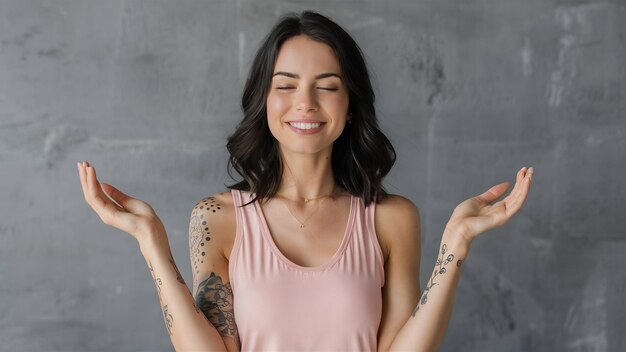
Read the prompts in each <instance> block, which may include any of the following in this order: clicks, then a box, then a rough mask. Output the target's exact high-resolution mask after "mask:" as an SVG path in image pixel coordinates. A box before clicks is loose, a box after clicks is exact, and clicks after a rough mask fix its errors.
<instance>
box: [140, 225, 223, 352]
mask: <svg viewBox="0 0 626 352" xmlns="http://www.w3.org/2000/svg"><path fill="white" fill-rule="evenodd" d="M140 248H141V253H142V254H143V256H144V258H145V260H146V263H147V264H148V269H149V270H150V274H151V275H152V280H153V281H154V285H155V286H156V290H157V295H158V297H159V303H160V306H161V311H162V313H163V320H164V323H165V328H166V329H167V332H168V333H169V335H170V339H171V341H172V344H173V345H174V348H175V349H176V350H177V351H227V349H226V346H225V345H224V341H223V340H222V337H221V336H220V334H219V332H218V331H217V329H216V328H215V327H214V326H213V325H212V324H211V323H210V322H209V321H208V320H207V318H206V317H205V316H204V314H203V313H202V312H201V311H200V309H198V308H197V307H196V304H195V302H194V299H193V297H192V295H191V292H190V291H189V288H188V287H187V284H185V281H184V280H183V278H182V276H181V274H180V272H179V270H178V268H177V266H176V263H175V262H174V259H173V257H172V254H171V251H170V246H169V244H168V241H167V235H166V234H165V232H162V233H154V234H153V235H152V236H150V237H148V239H146V240H145V241H144V242H143V243H141V244H140Z"/></svg>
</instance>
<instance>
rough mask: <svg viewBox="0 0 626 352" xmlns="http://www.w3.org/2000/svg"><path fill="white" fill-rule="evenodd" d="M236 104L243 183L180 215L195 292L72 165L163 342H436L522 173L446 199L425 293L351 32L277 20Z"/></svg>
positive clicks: (232, 162)
mask: <svg viewBox="0 0 626 352" xmlns="http://www.w3.org/2000/svg"><path fill="white" fill-rule="evenodd" d="M242 108H243V115H244V116H243V120H242V121H241V122H240V123H239V125H238V126H237V128H236V130H235V131H234V133H233V134H232V135H231V136H229V137H228V142H227V148H228V151H229V153H230V159H229V173H230V172H231V171H232V169H234V170H235V171H236V172H237V173H238V175H239V176H241V178H242V180H241V181H239V182H237V183H235V184H233V185H230V186H228V188H229V189H230V191H227V192H222V193H218V194H214V195H211V196H208V197H204V198H202V199H201V200H200V201H198V202H197V204H196V205H195V207H194V208H193V209H192V211H191V218H190V223H189V250H190V260H191V264H192V268H193V290H192V292H193V294H192V293H191V292H190V291H189V289H188V288H187V286H186V285H185V282H184V281H183V279H182V277H181V275H180V273H179V271H178V268H177V266H176V264H175V262H174V259H173V257H172V254H171V251H170V247H169V243H168V237H167V234H166V232H165V227H164V226H163V224H162V223H161V221H160V219H159V217H158V216H157V215H156V213H155V212H154V210H153V209H152V207H150V206H149V205H148V204H147V203H145V202H143V201H141V200H138V199H135V198H132V197H130V196H128V195H126V194H124V193H122V192H121V191H119V190H117V189H116V188H115V187H113V186H111V185H109V184H105V183H100V182H99V181H98V179H97V177H96V172H95V169H94V168H93V167H91V166H90V165H89V164H88V163H82V164H81V163H79V164H78V171H79V175H80V181H81V185H82V187H83V192H84V195H85V200H86V201H87V203H89V205H90V206H91V207H92V208H93V209H94V210H95V211H96V212H97V213H98V215H99V216H100V217H101V219H102V220H103V222H104V223H105V224H109V225H111V226H115V227H117V228H119V229H121V230H123V231H125V232H128V233H129V234H131V235H132V236H133V237H135V238H136V239H137V241H138V242H139V245H140V248H141V252H142V254H143V256H144V258H145V259H146V262H147V264H148V268H149V270H150V273H151V275H152V277H153V280H154V284H155V286H156V288H157V295H158V297H159V301H160V303H161V308H162V311H163V318H164V322H165V326H166V329H167V331H168V333H169V334H170V337H171V340H172V343H173V345H174V347H175V348H176V350H202V351H209V350H210V351H224V350H228V351H238V350H242V351H266V350H271V351H376V350H378V351H387V350H402V351H432V350H437V349H438V348H439V345H440V344H441V342H442V340H443V336H444V333H445V330H446V328H447V325H448V321H449V319H450V314H451V312H452V306H453V303H454V294H455V291H456V287H457V283H458V279H459V275H460V272H461V269H462V266H463V264H464V263H465V259H466V257H467V255H468V253H469V249H470V245H471V243H472V241H473V239H474V238H476V237H477V236H478V235H479V234H481V233H483V232H485V231H487V230H489V229H492V228H495V227H497V226H501V225H503V224H505V223H506V222H507V221H508V220H509V219H510V218H511V217H512V216H513V215H514V214H516V213H517V212H518V211H519V210H520V209H521V207H522V205H523V204H524V201H525V199H526V196H527V194H528V192H529V189H530V181H531V177H532V174H533V169H532V168H526V167H524V168H521V169H520V170H519V171H518V172H517V178H516V183H515V187H514V188H513V190H512V191H511V193H510V194H509V195H508V196H506V197H505V198H504V199H502V200H500V201H498V200H497V199H498V198H499V197H500V196H502V195H503V194H504V193H505V191H506V190H507V188H508V184H507V183H501V184H499V185H496V186H493V187H492V188H490V189H489V190H487V191H486V192H484V193H482V194H481V195H477V196H475V197H472V198H470V199H468V200H466V201H464V202H462V203H461V204H459V206H457V207H456V208H455V209H454V212H453V213H452V216H451V218H450V220H449V222H448V224H447V225H446V227H445V231H444V233H443V235H442V239H441V247H440V248H441V250H440V254H439V256H438V259H437V262H436V264H435V267H434V271H433V275H432V276H431V278H430V280H429V281H428V284H427V286H426V288H425V289H424V292H423V293H422V292H421V290H420V285H419V281H418V278H419V268H420V254H421V253H420V220H419V211H418V209H417V207H416V206H415V205H414V204H413V202H411V201H410V200H408V199H407V198H404V197H402V196H401V195H393V194H388V193H387V192H386V191H385V190H384V188H383V186H382V180H383V178H384V177H385V176H386V175H387V173H388V172H389V170H390V169H391V167H392V165H393V164H394V161H395V151H394V149H393V147H392V145H391V143H390V142H389V140H388V139H387V137H385V135H384V134H383V133H382V132H381V130H380V128H379V127H378V122H377V118H376V113H375V109H374V93H373V89H372V85H371V83H370V79H369V74H368V71H367V67H366V65H365V61H364V59H363V55H362V53H361V50H360V49H359V47H358V45H357V44H356V43H355V42H354V40H353V39H352V38H351V37H350V35H348V33H347V32H346V31H344V30H343V29H342V28H341V27H340V26H339V25H337V24H336V23H335V22H333V21H331V20H330V19H328V18H327V17H325V16H323V15H320V14H318V13H315V12H311V11H305V12H303V13H301V14H290V15H287V16H285V17H283V18H281V19H280V20H279V22H278V23H277V24H276V25H275V26H274V27H273V28H272V29H271V30H270V33H269V34H268V35H267V37H266V38H265V40H264V41H263V43H262V44H261V46H260V48H259V50H258V52H257V53H256V56H255V58H254V61H253V64H252V67H251V69H250V74H249V76H248V79H247V82H246V85H245V88H244V92H243V97H242Z"/></svg>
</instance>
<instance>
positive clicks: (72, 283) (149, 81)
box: [0, 0, 626, 351]
mask: <svg viewBox="0 0 626 352" xmlns="http://www.w3.org/2000/svg"><path fill="white" fill-rule="evenodd" d="M306 8H313V9H317V10H319V11H321V12H322V13H325V14H328V15H330V16H331V17H332V18H333V19H335V20H336V21H337V22H338V23H340V24H341V25H342V26H344V27H345V28H346V29H347V30H348V31H349V32H350V33H351V34H352V35H353V36H354V37H355V39H356V40H357V42H358V43H359V44H360V46H361V47H362V49H363V51H364V53H365V55H366V59H367V61H368V64H369V67H370V69H371V74H372V77H373V82H374V84H375V90H376V93H377V111H378V113H379V118H380V123H381V126H382V127H383V129H384V131H385V132H386V133H387V134H388V136H389V137H390V138H391V140H392V142H393V143H394V146H395V147H396V149H397V151H398V161H397V164H396V166H395V167H394V169H393V170H392V172H391V173H390V175H389V177H388V178H387V180H386V185H387V188H388V190H389V191H390V192H392V193H398V194H402V195H404V196H406V197H408V198H410V199H412V200H413V201H414V202H415V203H416V204H417V205H418V206H419V208H420V209H421V213H422V221H423V226H422V242H423V254H422V275H421V279H422V286H423V284H424V282H425V280H426V279H427V278H428V276H429V274H430V269H431V268H432V266H433V264H434V261H435V256H436V252H437V246H438V244H439V239H440V236H441V233H442V230H443V227H444V225H445V223H446V220H447V218H448V217H449V215H450V213H451V211H452V209H453V208H454V206H456V204H458V203H459V202H460V201H462V200H463V199H465V198H467V197H469V196H472V195H474V194H477V193H480V192H482V191H484V190H485V189H486V188H487V187H489V186H490V185H492V184H495V183H498V182H500V181H504V180H509V181H513V176H514V174H515V172H516V171H517V169H518V168H519V167H521V166H523V165H533V166H534V167H535V170H536V172H535V176H534V177H533V182H534V186H533V187H534V188H533V190H532V192H531V195H530V197H529V199H528V202H527V205H526V207H525V208H524V209H523V211H522V212H521V214H519V215H518V216H517V217H516V218H514V219H513V220H512V221H511V222H510V223H509V224H508V225H507V226H506V227H505V228H502V229H498V230H496V231H492V232H490V233H488V234H485V235H484V236H482V237H481V238H479V239H478V240H477V241H476V242H475V243H474V245H473V247H472V252H471V254H470V256H469V258H468V261H467V266H466V267H465V271H464V273H463V275H462V278H461V282H460V286H459V290H458V294H457V300H456V304H455V308H454V309H455V310H454V313H453V318H452V322H451V324H450V328H449V330H448V333H447V336H446V340H445V343H444V348H443V350H445V351H618V350H622V351H623V350H625V349H626V337H624V335H623V334H622V333H623V331H624V330H625V329H626V309H625V307H624V292H626V270H624V267H626V256H625V255H624V253H626V241H625V240H626V219H625V217H626V216H625V215H626V205H625V201H624V200H625V199H626V187H625V186H624V179H625V178H624V173H625V172H626V141H625V136H626V113H625V112H624V111H625V109H626V59H625V58H626V45H625V44H626V3H625V2H624V1H622V0H619V1H618V0H613V1H590V0H589V1H585V0H577V1H574V0H571V1H566V0H525V1H515V0H506V1H502V0H477V1H453V0H437V1H435V0H432V1H408V0H407V1H398V2H379V1H370V2H357V1H345V2H334V1H319V2H304V1H301V2H300V1H251V0H249V1H243V0H242V1H205V0H183V1H167V0H144V1H139V0H107V1H96V0H89V1H86V0H55V1H52V0H0V181H1V182H0V350H1V351H33V350H42V351H142V350H143V351H169V350H172V347H171V345H170V342H169V338H168V336H167V332H166V330H165V328H164V326H163V320H162V317H161V312H160V309H159V305H158V299H157V295H156V291H155V289H154V286H153V283H152V281H151V278H150V274H149V271H148V269H147V267H146V264H145V261H144V259H143V257H142V256H141V254H140V252H139V249H138V246H137V244H136V242H135V241H134V240H133V239H132V238H131V237H130V236H128V235H126V234H124V233H122V232H121V231H118V230H116V229H113V228H111V227H107V226H106V225H104V224H102V223H101V221H100V219H99V218H98V217H97V216H96V214H95V213H93V212H92V210H91V209H90V208H89V207H88V206H87V204H86V203H85V202H84V200H83V196H82V191H81V188H80V184H79V181H78V177H77V174H76V167H75V163H76V162H77V161H79V160H89V161H90V162H92V163H93V165H95V166H96V168H97V169H98V173H99V177H100V178H101V179H102V180H103V181H104V182H109V183H112V184H114V185H116V186H117V187H119V188H120V189H122V190H124V191H126V192H127V193H129V194H131V195H133V196H136V197H138V198H141V199H144V200H145V201H147V202H148V203H150V204H152V205H153V207H154V208H155V209H156V210H157V213H158V214H159V215H160V217H161V218H162V219H163V222H164V223H165V225H166V227H167V230H168V234H169V237H170V243H171V245H172V252H173V254H174V257H175V259H176V261H177V262H178V265H179V267H180V268H181V270H182V273H183V276H184V277H185V279H186V281H187V282H188V283H190V282H191V272H190V267H189V259H188V245H187V227H188V221H189V215H190V212H191V209H192V208H193V206H194V204H195V202H196V201H197V200H199V199H201V198H202V197H205V196H207V195H209V194H211V193H213V192H217V191H222V190H224V186H223V185H224V183H228V182H230V180H229V178H228V177H227V174H226V160H227V152H226V148H225V143H226V136H227V135H228V134H229V133H231V132H232V131H233V129H234V127H235V125H236V123H237V122H238V121H239V119H240V118H241V114H240V108H239V99H240V95H241V89H242V87H243V82H244V79H245V76H246V72H247V69H248V67H249V65H250V60H251V56H252V54H253V53H254V50H255V48H257V45H258V44H259V42H260V40H261V39H262V37H263V36H264V35H265V33H266V32H267V31H268V30H269V29H270V27H271V26H272V24H273V23H274V22H275V21H276V19H277V18H278V17H279V16H280V15H281V14H283V13H284V12H286V11H291V10H295V11H300V10H303V9H306Z"/></svg>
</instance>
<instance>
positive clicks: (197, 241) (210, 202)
mask: <svg viewBox="0 0 626 352" xmlns="http://www.w3.org/2000/svg"><path fill="white" fill-rule="evenodd" d="M220 209H222V205H221V204H219V203H218V202H217V201H216V200H215V197H207V198H205V199H202V200H201V201H199V202H198V204H196V206H195V207H194V208H193V211H192V212H191V220H190V221H189V255H190V256H191V261H192V263H191V264H192V272H193V287H197V286H198V275H199V274H200V269H199V266H200V264H204V258H205V256H206V251H205V246H206V245H207V244H208V242H209V241H210V240H211V236H212V235H211V231H209V225H208V223H207V219H206V218H205V217H204V214H203V213H204V212H208V211H211V212H213V213H215V212H216V211H218V210H220Z"/></svg>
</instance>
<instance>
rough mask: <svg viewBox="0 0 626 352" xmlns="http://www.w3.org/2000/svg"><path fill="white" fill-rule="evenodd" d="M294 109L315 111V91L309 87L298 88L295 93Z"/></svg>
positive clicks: (316, 108) (316, 107)
mask: <svg viewBox="0 0 626 352" xmlns="http://www.w3.org/2000/svg"><path fill="white" fill-rule="evenodd" d="M296 110H298V111H302V112H309V111H317V110H318V106H317V99H316V96H315V92H314V90H312V89H309V88H303V89H300V90H299V92H298V93H297V94H296Z"/></svg>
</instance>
